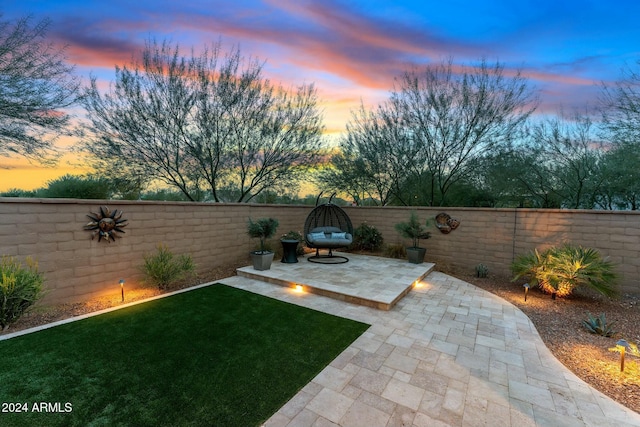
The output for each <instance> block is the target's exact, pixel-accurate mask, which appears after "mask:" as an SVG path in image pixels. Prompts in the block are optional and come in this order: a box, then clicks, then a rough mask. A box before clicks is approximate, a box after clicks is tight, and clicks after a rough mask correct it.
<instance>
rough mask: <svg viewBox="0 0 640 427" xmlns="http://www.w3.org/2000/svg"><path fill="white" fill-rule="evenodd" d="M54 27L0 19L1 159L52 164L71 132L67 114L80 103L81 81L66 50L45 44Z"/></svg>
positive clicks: (47, 23)
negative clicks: (59, 144)
mask: <svg viewBox="0 0 640 427" xmlns="http://www.w3.org/2000/svg"><path fill="white" fill-rule="evenodd" d="M49 25H50V21H49V20H47V19H43V20H41V21H39V22H35V23H34V22H33V19H32V18H31V17H29V16H28V17H24V18H20V19H18V20H15V21H8V20H2V15H0V156H10V155H12V154H18V155H21V156H24V157H27V158H30V159H35V160H40V161H46V160H51V155H52V154H53V152H54V142H55V139H56V138H57V137H58V136H60V135H61V134H63V133H65V132H67V125H68V122H69V115H68V114H67V113H65V112H64V111H63V110H64V109H65V108H66V107H69V106H71V105H72V104H73V103H74V102H75V101H76V100H77V94H78V89H79V81H78V79H77V78H76V77H74V76H73V73H72V72H73V66H71V65H69V63H68V62H67V58H66V56H65V50H64V48H60V47H58V46H56V45H55V44H54V43H52V42H48V41H47V40H46V35H47V30H48V27H49Z"/></svg>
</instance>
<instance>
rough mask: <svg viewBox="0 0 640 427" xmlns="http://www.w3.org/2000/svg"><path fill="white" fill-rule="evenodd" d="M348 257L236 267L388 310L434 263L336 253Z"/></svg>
mask: <svg viewBox="0 0 640 427" xmlns="http://www.w3.org/2000/svg"><path fill="white" fill-rule="evenodd" d="M340 255H345V256H347V257H348V258H349V259H350V261H349V262H348V263H344V264H330V265H323V264H317V263H312V262H309V261H307V260H306V259H305V258H303V257H301V258H300V262H297V263H293V264H283V263H282V262H279V261H275V262H274V263H273V264H272V265H271V269H269V270H264V271H257V270H254V269H253V267H250V266H249V267H242V268H239V269H238V270H237V271H238V275H239V276H243V277H248V278H250V279H258V280H262V281H265V282H269V283H273V284H275V285H280V286H288V287H292V286H296V285H301V286H303V289H304V290H305V291H307V292H312V293H315V294H319V295H324V296H328V297H331V298H336V299H339V300H342V301H347V302H351V303H354V304H360V305H366V306H368V307H374V308H378V309H380V310H389V309H390V308H391V307H393V306H394V305H395V304H396V303H397V302H398V301H400V299H402V297H404V296H405V295H406V294H407V293H408V292H409V291H410V290H411V287H412V286H413V284H414V283H416V282H418V281H420V280H422V279H423V278H424V277H425V276H426V275H427V274H429V272H430V271H431V270H433V267H434V264H431V263H428V262H425V263H423V264H409V263H407V262H406V261H404V260H399V259H392V258H381V257H372V256H365V255H357V254H340Z"/></svg>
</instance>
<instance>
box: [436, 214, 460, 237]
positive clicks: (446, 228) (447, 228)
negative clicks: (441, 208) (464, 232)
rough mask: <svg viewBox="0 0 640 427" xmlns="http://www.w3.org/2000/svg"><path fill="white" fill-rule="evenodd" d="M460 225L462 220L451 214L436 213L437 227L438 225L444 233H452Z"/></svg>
mask: <svg viewBox="0 0 640 427" xmlns="http://www.w3.org/2000/svg"><path fill="white" fill-rule="evenodd" d="M459 225H460V221H458V220H457V219H455V218H451V216H450V215H449V214H446V213H444V212H442V213H439V214H438V215H436V227H438V230H440V232H441V233H443V234H449V233H451V231H453V230H455V229H456V228H458V226H459Z"/></svg>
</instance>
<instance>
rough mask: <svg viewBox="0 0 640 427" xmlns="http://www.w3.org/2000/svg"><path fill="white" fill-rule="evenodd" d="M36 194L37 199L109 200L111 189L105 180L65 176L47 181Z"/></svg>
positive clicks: (93, 177)
mask: <svg viewBox="0 0 640 427" xmlns="http://www.w3.org/2000/svg"><path fill="white" fill-rule="evenodd" d="M38 193H39V194H38V196H39V197H51V198H73V199H109V198H110V197H111V194H112V189H111V184H110V183H109V181H108V180H107V179H106V178H101V177H95V176H88V175H87V176H78V175H69V174H67V175H64V176H61V177H60V178H56V179H53V180H50V181H48V182H47V187H45V188H43V189H41V190H39V192H38Z"/></svg>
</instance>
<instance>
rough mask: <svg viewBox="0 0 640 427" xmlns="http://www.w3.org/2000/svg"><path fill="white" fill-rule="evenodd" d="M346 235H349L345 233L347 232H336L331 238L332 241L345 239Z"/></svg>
mask: <svg viewBox="0 0 640 427" xmlns="http://www.w3.org/2000/svg"><path fill="white" fill-rule="evenodd" d="M346 234H347V233H345V232H340V233H338V232H335V231H334V232H332V233H331V238H332V239H345V238H346V237H345V235H346Z"/></svg>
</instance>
